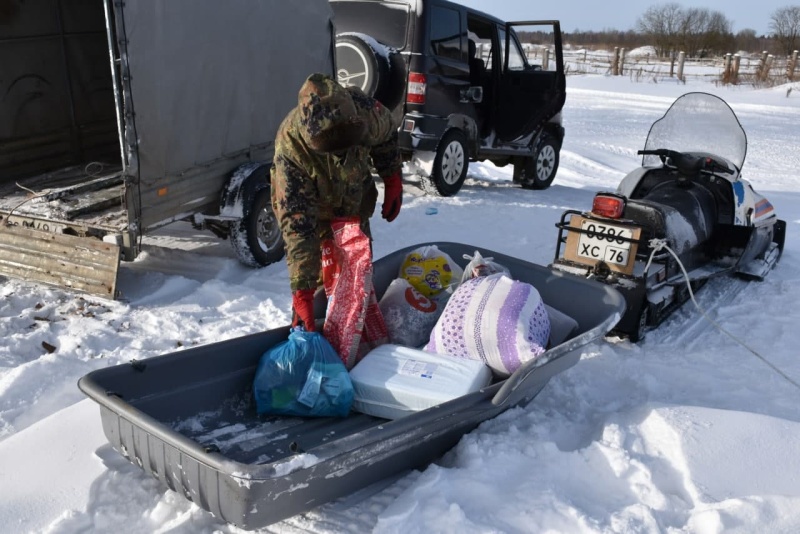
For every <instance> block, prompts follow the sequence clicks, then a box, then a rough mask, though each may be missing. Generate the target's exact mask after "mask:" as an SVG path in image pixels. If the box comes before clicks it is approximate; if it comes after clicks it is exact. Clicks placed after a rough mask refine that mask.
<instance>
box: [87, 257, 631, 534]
mask: <svg viewBox="0 0 800 534" xmlns="http://www.w3.org/2000/svg"><path fill="white" fill-rule="evenodd" d="M437 245H438V246H439V248H440V250H442V251H444V252H446V253H447V254H449V255H450V257H451V258H453V259H454V260H455V261H457V262H458V263H459V264H461V263H466V261H465V260H461V258H462V255H463V254H469V255H472V254H473V253H474V252H475V250H479V251H480V252H481V253H482V254H483V255H484V256H485V257H487V256H491V257H494V259H495V261H496V262H498V263H500V264H501V265H504V266H505V267H507V268H508V269H509V270H510V272H511V274H512V277H513V278H515V279H517V280H521V281H524V282H528V283H531V284H533V285H534V286H535V287H536V288H537V289H538V291H539V292H540V294H541V295H542V298H543V300H544V301H545V303H546V304H548V305H550V306H552V307H553V308H555V309H557V310H559V311H561V312H563V313H565V314H567V315H569V316H570V317H572V318H573V319H575V320H576V321H577V323H578V328H577V330H576V331H575V332H574V333H573V334H572V335H571V337H570V338H569V339H567V340H565V341H564V342H562V343H560V344H558V345H557V346H555V347H551V348H550V349H549V350H548V351H546V352H545V353H544V354H543V355H542V356H541V357H540V358H539V359H537V360H535V361H532V362H528V363H527V364H525V365H524V366H523V367H522V368H521V369H519V370H518V371H517V372H516V373H514V374H513V375H512V376H511V377H509V378H507V379H504V380H495V382H494V383H492V384H491V385H489V386H487V387H485V388H483V389H481V390H480V391H477V392H473V393H470V394H468V395H465V396H463V397H459V398H456V399H454V400H451V401H449V402H446V403H443V404H440V405H438V406H435V407H432V408H429V409H427V410H423V411H420V412H416V413H414V414H412V415H409V416H406V417H402V418H400V419H395V420H391V421H390V420H387V419H381V418H378V417H372V416H369V415H365V414H359V413H354V412H351V415H350V416H348V417H347V418H298V417H279V416H259V415H257V413H256V408H255V402H254V400H253V396H252V393H251V388H252V381H253V377H254V375H255V371H256V367H257V365H258V362H259V359H260V357H261V355H262V354H263V353H264V352H265V351H266V350H267V349H268V348H270V347H271V346H273V345H275V344H276V343H279V342H281V341H283V340H285V339H286V338H287V336H288V333H289V328H288V327H283V328H278V329H274V330H270V331H267V332H262V333H258V334H253V335H249V336H245V337H240V338H235V339H230V340H227V341H221V342H218V343H213V344H210V345H205V346H200V347H194V348H190V349H187V350H182V351H178V352H175V353H171V354H166V355H162V356H158V357H154V358H150V359H148V360H145V361H140V362H131V363H129V364H122V365H117V366H114V367H110V368H107V369H101V370H97V371H94V372H92V373H89V374H88V375H86V376H85V377H83V378H82V379H81V380H80V382H79V386H80V388H81V389H82V390H83V391H84V393H86V394H87V395H88V396H89V397H91V398H92V399H94V400H95V401H96V402H98V403H99V404H100V406H101V417H102V423H103V428H104V431H105V434H106V436H107V438H108V440H109V442H110V443H111V444H112V445H113V446H114V447H115V448H116V449H117V450H118V451H119V452H121V453H122V454H123V455H125V456H126V457H128V459H129V460H131V461H132V462H135V463H137V464H138V465H140V466H141V467H142V468H143V469H145V470H146V471H149V472H150V473H151V474H153V476H155V477H157V478H158V479H160V480H161V481H163V482H164V483H165V484H166V485H167V486H169V487H170V488H171V489H173V490H175V491H177V492H179V493H181V494H183V495H185V496H186V497H187V498H189V499H190V500H192V501H194V502H195V503H197V504H198V505H199V506H201V507H203V508H205V509H206V510H209V511H211V512H213V513H214V514H215V515H216V516H217V517H220V518H222V519H224V520H226V521H228V522H230V523H233V524H236V525H237V526H240V527H242V528H259V527H261V526H264V525H267V524H270V523H272V522H275V521H278V520H280V519H283V518H285V517H290V516H292V515H295V514H297V513H299V512H301V511H303V510H307V509H309V508H312V507H314V506H317V505H319V504H322V503H324V502H327V501H330V500H333V499H336V498H339V497H341V496H344V495H347V494H349V493H352V492H354V491H355V490H357V489H360V488H362V487H364V486H366V485H369V484H371V483H373V482H376V481H378V480H381V479H383V478H386V477H388V476H390V475H392V474H395V473H399V472H402V471H404V470H407V469H413V468H419V467H422V466H424V465H426V464H428V463H430V462H431V461H433V460H435V459H436V458H437V457H439V456H440V455H441V454H443V453H444V452H446V451H447V450H448V449H450V448H451V447H453V446H454V445H455V444H456V443H457V442H458V440H459V439H460V437H461V436H462V435H463V434H464V433H465V432H468V431H470V430H472V429H473V428H475V427H476V426H477V425H478V424H479V423H480V422H481V421H483V420H486V419H488V418H491V417H494V416H495V415H497V414H499V413H501V412H502V411H504V410H506V409H508V408H509V407H511V406H515V405H524V404H526V403H528V402H530V401H531V400H532V399H533V398H534V397H535V396H536V395H537V394H538V393H539V391H541V389H542V388H543V387H544V386H545V385H546V384H547V382H548V381H549V379H550V378H551V377H552V376H554V375H555V374H557V373H559V372H562V371H563V370H565V369H567V368H569V367H571V366H572V365H574V364H575V363H577V361H578V360H579V359H580V356H581V350H582V347H583V346H584V345H586V344H587V343H589V342H591V341H593V340H595V339H597V338H599V337H601V336H602V335H604V334H605V333H606V332H607V331H609V330H610V329H611V328H612V327H613V326H614V324H615V323H616V322H617V321H618V320H619V317H620V316H621V314H622V312H623V311H624V307H625V304H624V300H623V299H622V296H621V295H620V294H619V293H618V292H617V291H616V290H615V289H613V288H610V287H608V286H605V285H603V284H600V283H597V282H594V281H590V280H585V279H582V278H579V277H575V276H571V275H565V274H564V273H560V272H557V271H554V270H551V269H549V268H545V267H542V266H539V265H535V264H532V263H529V262H525V261H522V260H519V259H516V258H513V257H510V256H506V255H504V254H500V253H496V252H492V251H489V250H485V249H481V248H480V247H474V246H470V245H464V244H457V243H437ZM420 246H424V245H415V246H412V247H408V248H406V249H403V250H399V251H397V252H394V253H392V254H389V255H388V256H386V257H384V258H381V259H379V260H377V261H376V262H375V274H374V283H375V287H376V291H377V293H378V295H379V297H380V296H381V295H382V294H383V292H384V291H385V289H386V288H387V287H388V285H389V283H390V282H391V281H392V280H393V279H394V278H396V276H397V273H398V272H399V267H400V265H401V263H402V261H403V260H404V258H405V257H406V255H407V254H408V252H410V251H411V250H413V249H416V248H418V247H420Z"/></svg>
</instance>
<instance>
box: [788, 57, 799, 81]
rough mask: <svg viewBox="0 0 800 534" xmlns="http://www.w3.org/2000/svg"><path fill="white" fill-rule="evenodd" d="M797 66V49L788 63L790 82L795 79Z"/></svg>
mask: <svg viewBox="0 0 800 534" xmlns="http://www.w3.org/2000/svg"><path fill="white" fill-rule="evenodd" d="M796 68H797V50H795V51H794V52H793V53H792V57H791V59H789V62H788V63H787V65H786V77H787V78H788V79H789V81H790V82H793V81H794V70H795V69H796Z"/></svg>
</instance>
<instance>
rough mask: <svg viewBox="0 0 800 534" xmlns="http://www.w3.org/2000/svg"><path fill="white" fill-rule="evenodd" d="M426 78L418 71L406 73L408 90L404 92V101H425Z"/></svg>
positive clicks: (418, 102)
mask: <svg viewBox="0 0 800 534" xmlns="http://www.w3.org/2000/svg"><path fill="white" fill-rule="evenodd" d="M426 82H427V80H426V78H425V75H424V74H421V73H419V72H410V73H409V74H408V91H407V93H406V102H408V103H409V104H424V103H425V88H426V87H427V83H426Z"/></svg>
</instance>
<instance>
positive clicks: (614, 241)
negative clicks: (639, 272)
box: [564, 216, 641, 274]
mask: <svg viewBox="0 0 800 534" xmlns="http://www.w3.org/2000/svg"><path fill="white" fill-rule="evenodd" d="M570 227H572V228H576V229H578V228H580V229H581V230H583V232H576V231H572V232H569V234H568V236H567V244H566V249H565V251H564V252H565V254H564V256H565V258H566V259H569V260H572V261H575V262H578V263H583V264H586V265H595V264H597V263H599V262H601V261H602V262H605V263H606V265H608V266H609V268H610V269H611V270H613V271H617V272H622V273H625V274H630V273H632V272H633V263H634V261H633V260H634V259H635V257H636V248H637V244H636V243H631V242H630V241H626V239H634V240H636V239H639V234H640V233H641V230H640V229H639V228H636V227H626V226H618V225H615V224H609V223H607V222H605V221H598V220H596V219H587V218H585V217H580V216H573V217H572V219H571V220H570Z"/></svg>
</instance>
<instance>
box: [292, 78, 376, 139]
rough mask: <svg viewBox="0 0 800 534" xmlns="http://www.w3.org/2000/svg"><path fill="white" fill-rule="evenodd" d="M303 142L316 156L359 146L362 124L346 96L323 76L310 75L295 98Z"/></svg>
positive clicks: (364, 127) (354, 107)
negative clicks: (316, 153) (315, 152)
mask: <svg viewBox="0 0 800 534" xmlns="http://www.w3.org/2000/svg"><path fill="white" fill-rule="evenodd" d="M297 101H298V102H297V104H298V110H299V112H300V123H301V126H302V128H301V130H300V135H301V136H302V137H303V140H304V141H305V142H306V144H308V146H309V147H311V149H312V150H315V151H317V152H335V151H338V150H344V149H346V148H349V147H351V146H353V145H356V144H358V143H359V142H361V140H362V138H363V137H364V133H365V131H366V123H365V122H364V121H363V120H362V119H361V118H360V117H359V116H358V113H357V111H356V106H355V104H354V103H353V99H352V97H351V96H350V93H349V92H348V91H347V89H345V88H344V87H342V86H341V85H339V84H338V83H337V82H336V80H334V79H332V78H331V77H329V76H327V75H325V74H319V73H317V74H312V75H311V76H309V77H308V79H306V81H305V82H304V83H303V86H302V87H301V88H300V92H299V94H298V98H297Z"/></svg>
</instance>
